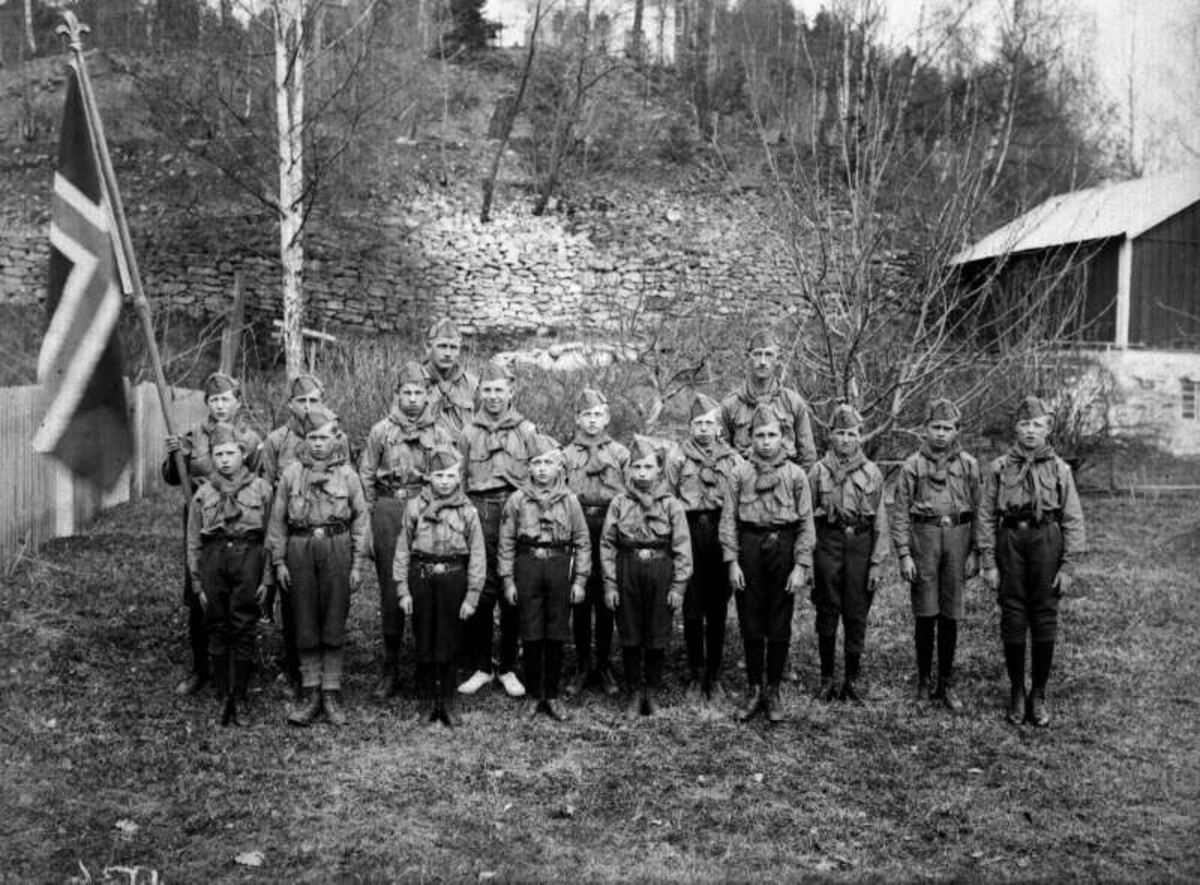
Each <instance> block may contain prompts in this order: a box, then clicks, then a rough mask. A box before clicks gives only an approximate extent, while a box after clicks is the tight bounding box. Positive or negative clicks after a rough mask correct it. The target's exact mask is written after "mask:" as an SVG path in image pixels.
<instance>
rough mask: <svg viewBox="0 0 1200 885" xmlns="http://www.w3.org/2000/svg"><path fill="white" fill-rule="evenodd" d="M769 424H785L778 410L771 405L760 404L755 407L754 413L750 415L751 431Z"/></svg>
mask: <svg viewBox="0 0 1200 885" xmlns="http://www.w3.org/2000/svg"><path fill="white" fill-rule="evenodd" d="M767 424H779V425H780V427H782V426H783V422H782V421H780V420H779V413H778V412H776V411H775V410H774V409H772V408H771V407H770V406H758V407H757V408H755V410H754V414H753V415H751V416H750V432H751V433H753V432H754V431H755V429H757V428H759V427H763V426H764V425H767Z"/></svg>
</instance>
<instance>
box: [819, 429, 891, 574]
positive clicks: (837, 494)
mask: <svg viewBox="0 0 1200 885" xmlns="http://www.w3.org/2000/svg"><path fill="white" fill-rule="evenodd" d="M808 476H809V486H810V487H811V489H812V498H813V519H814V520H815V521H816V522H817V523H821V522H825V523H829V524H830V525H836V526H841V527H843V528H850V527H852V528H854V529H855V530H856V531H859V532H861V531H865V530H866V529H867V528H868V527H873V529H874V531H875V543H874V546H873V547H872V548H871V568H872V570H874V569H876V568H878V567H879V566H880V565H882V564H883V560H884V559H885V558H886V557H887V550H888V541H889V536H888V523H887V508H886V507H885V506H884V500H883V473H882V472H881V471H880V469H879V468H878V467H877V466H876V465H875V464H874V463H873V462H871V461H868V460H867V458H866V456H865V455H864V454H863V453H862V452H861V451H860V452H859V453H858V454H857V455H855V456H854V457H852V458H850V459H849V460H848V461H846V462H842V461H840V460H838V457H837V456H836V455H835V454H834V453H833V452H832V451H830V452H827V453H826V455H825V457H824V458H822V459H821V460H820V461H818V462H817V463H816V464H814V465H813V466H812V469H811V470H809V473H808Z"/></svg>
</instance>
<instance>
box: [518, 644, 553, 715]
mask: <svg viewBox="0 0 1200 885" xmlns="http://www.w3.org/2000/svg"><path fill="white" fill-rule="evenodd" d="M522 658H523V660H524V662H525V690H526V691H527V692H528V693H529V696H530V697H531V698H542V699H545V700H548V701H549V700H555V699H556V698H557V697H558V684H559V682H560V681H561V680H562V660H563V643H562V641H561V640H559V639H531V640H529V641H527V642H525V643H524V652H523V654H522Z"/></svg>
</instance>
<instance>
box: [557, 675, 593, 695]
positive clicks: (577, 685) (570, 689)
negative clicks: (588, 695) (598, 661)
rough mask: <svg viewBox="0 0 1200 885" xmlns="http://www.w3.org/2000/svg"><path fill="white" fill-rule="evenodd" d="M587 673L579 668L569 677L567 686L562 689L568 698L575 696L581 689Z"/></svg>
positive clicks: (585, 681)
mask: <svg viewBox="0 0 1200 885" xmlns="http://www.w3.org/2000/svg"><path fill="white" fill-rule="evenodd" d="M587 678H588V674H587V671H585V670H580V671H579V672H578V673H576V674H575V675H574V676H572V677H571V681H570V682H568V683H567V687H566V688H564V689H563V694H565V695H566V696H567V697H569V698H573V697H576V696H577V695H578V694H579V693H580V692H582V691H583V687H584V686H585V685H587Z"/></svg>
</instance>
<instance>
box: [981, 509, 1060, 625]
mask: <svg viewBox="0 0 1200 885" xmlns="http://www.w3.org/2000/svg"><path fill="white" fill-rule="evenodd" d="M1061 561H1062V529H1061V528H1060V527H1059V525H1058V523H1057V522H1047V523H1045V524H1043V525H1041V526H1038V527H1036V528H1028V529H1017V528H1005V527H1004V526H1001V527H1000V528H998V529H997V531H996V567H997V568H998V569H999V570H1000V590H999V593H998V601H999V603H1000V637H1001V639H1002V640H1003V641H1004V643H1005V644H1006V645H1007V644H1014V643H1018V642H1019V643H1024V642H1025V634H1026V631H1028V632H1029V634H1030V635H1031V637H1032V639H1033V641H1034V642H1053V641H1054V640H1055V639H1056V638H1057V636H1058V599H1059V592H1058V590H1057V589H1056V588H1055V587H1054V578H1055V576H1056V575H1057V574H1058V567H1059V564H1060V563H1061Z"/></svg>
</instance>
